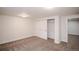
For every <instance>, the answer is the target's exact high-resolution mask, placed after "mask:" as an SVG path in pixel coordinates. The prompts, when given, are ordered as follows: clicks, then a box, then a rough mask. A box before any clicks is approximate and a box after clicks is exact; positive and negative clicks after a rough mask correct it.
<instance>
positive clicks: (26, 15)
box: [18, 13, 29, 18]
mask: <svg viewBox="0 0 79 59" xmlns="http://www.w3.org/2000/svg"><path fill="white" fill-rule="evenodd" d="M18 16H20V17H23V18H25V17H29V15H28V14H26V13H21V14H19V15H18Z"/></svg>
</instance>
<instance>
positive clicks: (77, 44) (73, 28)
mask: <svg viewBox="0 0 79 59" xmlns="http://www.w3.org/2000/svg"><path fill="white" fill-rule="evenodd" d="M68 47H69V48H70V49H71V50H79V18H71V19H68Z"/></svg>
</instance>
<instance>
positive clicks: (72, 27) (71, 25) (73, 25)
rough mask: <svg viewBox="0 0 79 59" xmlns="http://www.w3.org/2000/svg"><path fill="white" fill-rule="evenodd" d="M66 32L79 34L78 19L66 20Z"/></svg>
mask: <svg viewBox="0 0 79 59" xmlns="http://www.w3.org/2000/svg"><path fill="white" fill-rule="evenodd" d="M68 34H72V35H79V21H75V20H74V21H73V20H71V21H68Z"/></svg>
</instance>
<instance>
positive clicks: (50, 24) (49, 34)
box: [47, 19, 55, 39]
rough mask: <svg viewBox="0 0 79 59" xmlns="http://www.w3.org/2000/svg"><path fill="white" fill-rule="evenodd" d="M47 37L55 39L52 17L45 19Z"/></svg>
mask: <svg viewBox="0 0 79 59" xmlns="http://www.w3.org/2000/svg"><path fill="white" fill-rule="evenodd" d="M47 38H49V39H55V20H54V19H48V20H47Z"/></svg>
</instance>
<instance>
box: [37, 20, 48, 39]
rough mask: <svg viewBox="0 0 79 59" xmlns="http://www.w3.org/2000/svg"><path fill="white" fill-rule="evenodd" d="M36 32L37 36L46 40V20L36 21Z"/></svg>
mask: <svg viewBox="0 0 79 59" xmlns="http://www.w3.org/2000/svg"><path fill="white" fill-rule="evenodd" d="M36 30H37V36H39V37H40V38H43V39H46V40H47V20H38V21H37V24H36Z"/></svg>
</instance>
